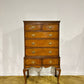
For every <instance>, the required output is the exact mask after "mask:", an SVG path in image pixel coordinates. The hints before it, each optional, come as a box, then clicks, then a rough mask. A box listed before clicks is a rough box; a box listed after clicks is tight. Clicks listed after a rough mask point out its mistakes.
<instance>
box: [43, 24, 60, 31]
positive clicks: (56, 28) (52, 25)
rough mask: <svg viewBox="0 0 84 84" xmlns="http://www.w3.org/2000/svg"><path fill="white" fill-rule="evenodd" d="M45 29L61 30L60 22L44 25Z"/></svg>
mask: <svg viewBox="0 0 84 84" xmlns="http://www.w3.org/2000/svg"><path fill="white" fill-rule="evenodd" d="M43 30H49V31H51V30H54V31H58V30H59V25H58V24H48V25H46V24H45V25H43Z"/></svg>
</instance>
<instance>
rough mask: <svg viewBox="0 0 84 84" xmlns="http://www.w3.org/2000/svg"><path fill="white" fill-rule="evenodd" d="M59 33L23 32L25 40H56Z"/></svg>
mask: <svg viewBox="0 0 84 84" xmlns="http://www.w3.org/2000/svg"><path fill="white" fill-rule="evenodd" d="M58 36H59V32H38V33H37V32H25V38H56V39H58Z"/></svg>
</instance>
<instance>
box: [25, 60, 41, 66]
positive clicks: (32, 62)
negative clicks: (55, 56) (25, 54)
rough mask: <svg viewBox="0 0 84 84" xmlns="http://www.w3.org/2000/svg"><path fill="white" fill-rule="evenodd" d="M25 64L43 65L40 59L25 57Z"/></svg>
mask: <svg viewBox="0 0 84 84" xmlns="http://www.w3.org/2000/svg"><path fill="white" fill-rule="evenodd" d="M24 64H25V65H41V60H40V59H25V60H24Z"/></svg>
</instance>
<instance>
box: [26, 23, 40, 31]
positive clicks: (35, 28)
mask: <svg viewBox="0 0 84 84" xmlns="http://www.w3.org/2000/svg"><path fill="white" fill-rule="evenodd" d="M40 29H41V25H29V24H26V25H25V30H40Z"/></svg>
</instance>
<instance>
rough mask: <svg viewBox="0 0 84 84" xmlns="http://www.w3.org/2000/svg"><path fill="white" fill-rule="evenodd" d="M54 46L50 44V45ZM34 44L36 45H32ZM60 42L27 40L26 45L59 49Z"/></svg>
mask: <svg viewBox="0 0 84 84" xmlns="http://www.w3.org/2000/svg"><path fill="white" fill-rule="evenodd" d="M50 42H51V43H52V44H49V43H50ZM32 43H35V44H34V45H32ZM58 43H59V41H58V40H46V39H42V40H32V39H31V40H25V45H26V46H27V47H58V46H59V45H58Z"/></svg>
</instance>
